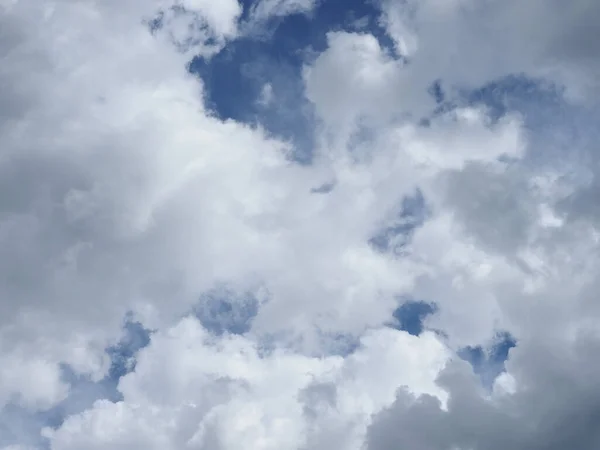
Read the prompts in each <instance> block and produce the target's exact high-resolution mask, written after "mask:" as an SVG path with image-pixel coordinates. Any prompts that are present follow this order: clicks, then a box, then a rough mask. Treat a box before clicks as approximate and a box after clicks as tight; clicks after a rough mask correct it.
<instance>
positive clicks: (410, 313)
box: [392, 301, 436, 336]
mask: <svg viewBox="0 0 600 450" xmlns="http://www.w3.org/2000/svg"><path fill="white" fill-rule="evenodd" d="M435 312H436V306H435V304H433V303H427V302H424V301H407V302H405V303H403V304H402V305H401V306H400V307H399V308H397V309H396V310H395V311H394V314H393V317H394V323H393V324H392V326H393V327H394V328H397V329H399V330H402V331H406V332H407V333H409V334H411V335H413V336H419V335H420V334H421V333H422V332H423V321H424V320H425V318H426V317H427V316H428V315H430V314H434V313H435Z"/></svg>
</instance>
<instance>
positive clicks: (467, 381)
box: [0, 0, 600, 450]
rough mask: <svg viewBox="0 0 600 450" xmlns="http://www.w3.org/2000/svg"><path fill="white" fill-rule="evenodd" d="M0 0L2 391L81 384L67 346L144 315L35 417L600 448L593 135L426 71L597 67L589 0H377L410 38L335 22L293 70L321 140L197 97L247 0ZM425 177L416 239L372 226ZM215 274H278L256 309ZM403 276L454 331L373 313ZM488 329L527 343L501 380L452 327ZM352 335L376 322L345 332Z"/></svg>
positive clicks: (355, 445) (99, 435) (161, 439)
mask: <svg viewBox="0 0 600 450" xmlns="http://www.w3.org/2000/svg"><path fill="white" fill-rule="evenodd" d="M175 4H177V5H180V6H183V7H184V8H185V9H186V10H187V13H185V14H183V13H181V12H179V13H176V12H174V11H173V10H172V9H170V8H171V7H172V6H173V5H175ZM0 5H1V6H0V8H1V14H0V30H1V31H0V57H1V58H2V61H1V63H2V64H0V84H1V85H3V86H8V87H9V89H2V90H1V91H0V139H1V142H2V146H1V147H2V148H1V150H0V191H1V194H0V248H1V249H2V250H1V252H0V299H1V300H0V342H1V345H0V363H1V364H0V366H1V367H2V368H1V369H0V405H13V406H15V405H16V406H18V407H20V408H23V409H25V410H29V411H31V412H32V414H33V413H35V412H36V411H43V410H47V409H49V408H51V407H52V406H55V405H57V404H58V403H60V402H61V401H63V400H64V401H66V402H67V403H68V402H69V400H70V396H69V394H70V392H69V385H68V383H67V381H66V380H65V379H64V378H63V377H62V375H61V373H62V372H61V367H63V365H66V366H68V367H69V369H70V370H72V371H73V372H74V373H75V374H76V375H83V376H85V377H90V378H91V379H92V380H95V381H99V380H100V379H102V378H103V377H104V376H105V375H106V373H107V371H108V369H109V364H110V361H109V360H108V356H107V355H106V353H105V349H106V348H107V346H109V345H111V344H115V343H116V342H117V341H118V340H119V338H120V335H121V325H122V320H123V317H124V316H125V314H126V313H127V312H129V311H131V312H132V313H133V317H134V318H135V319H137V320H140V321H141V322H142V323H143V324H144V326H146V327H149V328H152V329H154V330H156V333H155V334H154V335H153V337H152V340H151V343H150V345H149V346H148V347H147V348H145V349H144V350H142V351H141V352H140V354H139V355H138V358H137V365H136V367H135V371H133V372H132V373H130V374H128V375H126V376H125V377H123V378H122V379H121V380H120V382H119V390H120V392H121V393H122V394H123V400H122V401H121V402H117V403H112V402H110V401H108V400H99V401H98V402H96V403H95V404H94V406H93V407H91V408H89V409H87V410H85V411H82V412H81V413H75V414H72V415H70V416H69V417H67V418H66V420H65V422H64V424H62V425H61V426H59V427H57V428H56V429H51V428H47V429H46V430H45V431H44V434H45V436H46V437H47V438H48V439H49V442H50V445H51V447H52V448H53V449H54V450H61V449H64V450H67V449H80V448H89V449H120V448H123V449H125V448H127V449H130V448H156V449H161V450H162V449H170V448H173V449H182V448H210V449H226V450H237V449H240V448H257V449H275V448H277V449H281V448H283V449H286V448H288V449H307V450H308V449H325V448H332V447H336V448H341V449H348V450H356V449H359V448H361V446H362V445H363V442H366V443H367V445H368V446H369V447H368V448H371V449H375V450H380V449H381V450H383V449H388V448H394V446H396V445H399V444H400V443H402V444H405V445H407V446H408V447H409V448H414V449H416V450H418V449H419V448H423V449H432V448H440V449H443V448H449V446H450V445H454V446H458V447H459V448H460V446H462V447H465V446H466V447H468V448H475V449H478V450H488V449H489V450H493V449H496V448H503V447H502V445H504V446H506V445H508V446H509V447H511V448H517V449H520V448H534V449H535V448H552V447H548V446H546V447H544V445H545V444H547V445H550V444H549V442H555V444H554V445H556V446H557V448H559V447H558V445H559V444H558V443H560V445H561V446H562V445H566V444H565V442H567V441H565V440H561V439H566V438H560V437H559V436H557V435H556V434H555V432H554V431H553V430H554V429H555V424H556V423H563V424H565V426H567V428H568V430H567V432H566V433H565V436H566V437H569V439H570V441H569V442H570V443H571V444H572V446H573V448H582V449H585V450H587V449H588V448H590V449H591V448H594V445H595V444H596V442H597V441H594V439H597V437H596V434H595V431H594V430H593V428H594V427H593V426H592V425H595V423H591V422H590V423H591V424H590V425H589V427H587V425H586V423H587V422H585V421H582V420H579V419H578V416H577V415H576V414H575V413H574V412H575V411H576V410H578V409H579V410H581V411H583V412H585V413H586V417H592V419H590V421H592V420H595V419H593V418H594V416H593V413H594V411H595V410H596V409H597V405H598V402H597V397H596V394H595V393H596V392H597V385H596V383H595V378H596V377H595V373H596V370H595V369H596V367H595V362H594V361H595V359H594V355H595V354H596V350H597V349H598V342H599V341H598V336H597V333H596V331H595V330H596V328H597V325H598V321H599V319H600V310H599V309H598V306H597V302H596V301H595V300H596V292H597V287H598V286H597V281H596V280H597V279H598V277H597V274H598V268H599V265H598V264H599V260H598V256H597V253H598V245H599V243H600V240H599V239H598V236H599V234H598V231H597V228H598V226H597V217H598V215H597V210H596V208H595V207H594V206H593V203H594V201H595V197H594V193H595V192H596V190H597V189H596V188H597V186H596V185H597V183H596V182H595V175H596V171H597V169H596V165H597V156H595V153H594V151H595V148H594V146H593V145H589V146H584V147H582V148H579V147H578V148H577V151H578V154H579V155H583V156H581V158H582V159H583V160H585V161H589V163H588V164H587V168H586V169H587V172H585V173H584V172H583V171H582V170H581V169H579V166H578V163H573V164H571V165H569V166H568V167H567V166H566V165H563V164H562V163H561V162H560V161H559V162H558V163H557V159H553V158H554V157H553V158H550V157H547V154H548V152H551V151H554V150H556V148H557V147H559V146H560V150H561V151H563V147H562V144H560V143H555V142H553V141H552V139H549V138H545V136H546V135H544V134H543V133H544V132H545V131H544V130H540V129H537V130H531V129H527V128H526V127H525V126H524V122H523V118H522V117H520V116H518V115H516V114H509V115H507V116H505V117H503V118H502V119H501V120H498V121H493V120H491V119H490V118H489V117H488V112H487V111H485V110H484V109H482V108H479V107H473V106H461V107H459V108H455V109H453V110H452V111H450V112H445V113H443V112H440V113H438V114H437V115H432V114H431V113H432V110H433V108H434V104H433V101H431V99H428V94H427V87H428V86H429V85H430V83H431V82H432V81H434V80H436V79H438V78H442V81H443V82H446V83H450V84H454V85H456V86H478V85H480V84H482V83H486V82H489V81H492V80H493V79H495V78H497V77H499V76H502V75H503V74H506V73H512V72H527V73H528V74H530V75H547V76H549V77H551V79H553V80H558V81H561V82H564V83H566V84H567V85H568V88H569V92H570V93H577V92H579V93H583V92H593V89H594V78H593V75H594V74H595V73H596V72H595V71H596V70H597V65H596V61H595V60H594V55H595V53H594V51H595V50H594V48H592V47H591V46H588V45H585V44H586V43H587V41H586V40H585V39H587V38H586V37H589V36H592V35H593V34H594V32H595V31H594V30H595V29H594V26H595V25H594V23H591V22H592V21H591V20H589V19H588V17H589V15H587V14H584V13H583V12H582V11H584V10H578V9H577V8H579V7H581V8H583V7H587V8H589V12H590V14H591V13H593V12H594V11H595V8H596V7H595V6H594V4H592V2H587V3H586V2H584V1H583V0H581V1H578V2H575V3H574V4H573V5H572V6H571V7H570V8H572V9H570V10H569V13H568V14H565V17H566V19H565V20H566V22H565V24H566V25H565V27H564V28H563V29H562V30H563V37H564V40H560V39H559V37H558V35H557V34H556V33H557V31H556V28H557V27H554V26H553V27H551V26H550V25H552V24H556V21H557V20H558V19H559V18H560V17H562V16H563V13H561V12H560V11H559V10H558V9H557V8H556V6H555V4H554V3H553V2H541V1H535V2H533V3H531V5H530V6H528V7H526V6H521V3H518V4H517V3H516V2H504V3H502V4H501V3H499V2H494V1H492V2H486V3H485V4H481V3H479V4H475V3H473V2H469V1H463V2H436V1H433V0H428V1H426V2H420V3H418V4H417V3H415V4H412V3H411V4H410V5H409V6H410V7H412V8H413V9H412V10H411V9H410V8H409V6H406V5H404V6H403V7H402V8H404V9H401V8H400V7H399V6H397V5H398V3H394V4H392V3H385V2H384V7H385V8H386V9H385V11H386V15H385V16H384V19H383V20H384V22H385V24H386V25H387V26H388V27H389V31H390V33H391V34H392V36H393V37H394V39H395V40H396V41H397V43H398V46H399V48H400V51H402V52H403V53H405V54H406V56H408V57H409V58H408V61H404V60H398V59H396V58H394V57H393V55H391V54H389V53H388V52H387V51H385V50H384V49H382V48H381V46H380V44H379V42H378V41H377V39H376V38H375V37H374V36H372V35H370V34H368V33H362V34H359V33H347V32H340V31H337V32H331V33H329V34H328V44H329V46H328V48H327V49H326V50H325V51H324V52H323V53H322V54H320V55H319V56H318V57H317V58H316V60H315V61H313V62H312V63H311V64H310V65H309V66H307V67H306V68H305V70H304V80H305V83H306V94H307V97H308V99H309V100H310V101H311V102H312V104H313V105H314V107H315V111H316V113H317V116H318V121H317V123H315V124H314V129H315V137H316V141H317V143H318V145H317V148H316V149H315V154H316V156H315V162H314V164H312V165H310V166H300V165H299V164H296V163H294V162H291V161H290V160H289V159H288V158H287V157H286V152H288V151H289V144H285V143H283V142H280V141H278V140H277V139H273V138H269V137H267V136H266V133H264V132H263V131H262V130H261V129H260V128H251V127H249V126H246V125H243V124H240V123H236V122H233V121H227V122H222V121H220V120H218V119H217V118H215V117H214V116H213V115H212V114H211V113H209V112H207V111H206V109H205V106H204V104H203V86H202V83H201V81H200V80H198V79H196V78H194V77H193V76H192V75H190V74H189V73H188V72H187V71H186V64H187V62H188V60H189V58H190V56H191V54H196V53H200V54H205V55H206V56H209V55H210V54H212V53H213V52H214V51H217V50H218V49H219V48H221V47H222V46H223V45H225V44H226V42H227V41H228V40H230V39H234V38H235V37H236V36H237V35H238V32H239V30H237V20H238V17H239V15H240V14H241V8H240V6H239V5H238V3H237V2H234V1H229V2H208V1H194V2H192V1H185V2H176V3H175V2H169V1H166V0H165V1H158V0H156V1H154V2H147V1H142V0H136V1H132V2H126V3H123V4H119V5H117V4H116V3H114V2H105V1H93V0H87V1H81V2H70V1H69V2H67V1H53V2H45V3H43V2H39V1H34V0H20V1H11V2H2V3H1V4H0ZM411 5H412V6H411ZM312 6H314V5H313V3H312V2H307V3H298V2H261V3H259V5H258V7H257V8H258V9H256V10H254V14H255V15H258V16H260V17H263V16H265V17H266V16H268V15H280V14H289V13H293V12H297V11H304V12H305V11H308V10H309V9H310V7H312ZM528 8H530V9H528ZM160 11H163V12H164V13H165V16H164V17H163V20H164V21H163V28H162V29H161V30H156V32H155V33H154V35H153V34H152V33H150V31H149V30H148V26H147V21H148V20H151V19H152V18H155V17H156V15H157V14H158V13H159V12H160ZM169 11H170V12H169ZM492 13H493V14H492ZM178 14H182V15H178ZM535 17H537V18H545V21H544V20H541V21H540V23H541V25H539V26H535V27H534V26H533V25H534V22H533V20H534V18H535ZM513 19H514V20H516V22H515V24H514V25H515V27H516V31H515V33H506V29H507V23H512V22H511V20H513ZM567 19H568V20H567ZM536 20H537V19H536ZM577 24H581V25H582V26H581V27H580V28H581V29H579V28H578V27H577V26H576V25H577ZM578 30H579V31H578ZM207 38H214V39H215V42H212V40H211V39H209V41H210V42H207V41H206V40H207ZM557 43H561V45H562V46H561V45H557ZM173 44H175V45H173ZM182 45H183V46H184V47H186V48H187V46H188V45H189V48H187V50H186V51H184V52H182V51H181V50H182V48H181V47H182ZM498 49H502V51H498ZM184 50H185V49H184ZM573 50H580V51H579V52H574V51H573ZM190 52H192V53H190ZM590 89H592V91H590ZM588 100H589V103H593V101H594V100H593V98H590V99H588ZM560 101H563V100H560ZM589 103H588V105H587V107H588V109H587V110H586V111H588V112H591V114H595V112H594V111H595V109H594V108H595V106H592V107H590V105H589ZM577 108H579V106H577ZM424 116H428V117H429V123H428V125H427V126H425V125H423V124H421V123H420V119H422V118H423V117H424ZM583 131H584V132H585V131H587V130H583ZM540 134H542V136H541V137H540V136H539V135H540ZM552 136H554V135H553V134H552ZM541 142H543V143H544V144H545V145H544V146H542V145H540V143H541ZM570 142H571V141H570ZM579 142H580V141H578V140H575V139H573V140H572V142H571V143H572V145H573V146H577V145H578V144H579ZM592 142H593V141H592ZM557 153H560V152H557ZM573 167H575V169H573ZM573 170H575V175H573V174H572V173H570V172H572V171H573ZM584 175H586V176H585V177H584ZM573 180H574V181H573ZM590 180H591V181H590ZM325 183H332V186H333V188H332V190H331V191H330V192H326V193H324V192H321V193H315V192H313V191H314V189H315V188H318V187H319V186H322V185H324V184H325ZM417 188H418V189H419V190H420V191H421V192H422V194H423V196H424V198H425V203H426V207H427V217H426V220H425V223H424V224H423V225H422V226H421V227H418V228H417V229H416V230H414V234H413V237H412V239H411V240H410V242H408V243H407V244H406V245H405V246H404V248H403V250H402V252H401V253H393V252H384V251H381V250H378V249H375V248H373V247H372V246H370V245H369V239H370V238H372V237H373V236H374V235H375V234H376V233H377V232H378V231H379V230H380V229H381V228H382V227H385V226H386V225H387V224H388V223H395V221H397V217H398V215H399V214H400V213H401V211H400V210H401V203H402V199H403V198H404V197H405V196H406V195H410V194H413V193H414V192H415V189H417ZM550 225H551V226H550ZM223 284H225V285H226V286H228V288H229V289H231V290H232V291H234V292H249V293H256V292H258V293H260V294H261V296H262V297H261V301H260V302H259V304H260V307H259V308H258V313H257V316H256V317H255V318H254V319H253V322H252V326H251V329H250V331H249V333H247V334H246V335H244V336H231V335H228V334H225V335H224V336H221V337H217V336H215V335H212V334H210V333H209V332H208V331H207V330H205V329H203V328H202V327H201V326H200V324H199V323H198V322H197V321H196V320H195V319H193V318H191V317H186V314H188V313H189V312H190V311H191V310H192V309H194V307H195V306H196V305H197V303H198V301H200V299H201V296H202V294H204V293H206V292H208V291H210V290H211V289H213V288H215V286H221V285H223ZM402 297H412V298H415V299H423V300H427V301H433V302H435V303H436V305H437V312H436V314H434V315H433V316H431V317H430V318H428V320H427V325H428V326H429V327H431V328H435V329H437V330H439V331H440V333H439V334H437V335H436V334H433V333H431V332H428V333H425V334H423V335H421V336H419V337H411V336H409V335H408V334H406V333H403V332H399V331H395V330H392V329H389V328H386V327H384V324H385V323H387V322H389V321H390V319H391V316H392V313H393V311H394V310H395V309H396V308H397V307H398V305H399V302H400V300H399V298H402ZM182 317H185V318H183V319H182ZM498 331H508V332H510V333H511V334H512V335H513V336H514V337H515V338H516V340H517V343H518V345H517V348H516V349H515V350H513V351H511V358H510V359H509V362H508V363H507V369H508V373H507V374H505V375H502V376H501V378H499V379H498V380H497V381H496V384H495V387H494V391H493V392H491V393H490V392H485V390H484V388H483V387H482V386H481V385H480V383H479V381H478V380H477V379H476V378H475V377H474V376H473V374H472V373H470V369H468V368H467V367H466V366H465V365H462V366H461V365H460V364H458V363H455V362H452V361H454V360H455V359H456V358H455V355H454V354H453V352H454V350H456V349H457V348H459V347H462V346H465V345H488V344H489V343H490V342H492V341H493V338H494V336H495V335H496V333H497V332H498ZM336 339H345V340H348V341H349V342H354V341H356V342H358V343H359V344H360V345H359V346H358V349H357V350H355V351H354V352H351V353H350V354H342V355H338V356H334V355H333V353H334V351H333V350H334V349H335V341H336ZM453 358H454V359H453ZM448 361H451V362H450V363H448ZM447 363H448V364H447ZM445 366H447V367H446V369H443V370H442V368H443V367H445ZM438 375H440V377H439V381H438V384H436V382H435V380H436V378H437V377H438ZM398 388H403V390H402V391H401V392H400V393H399V394H397V390H398ZM549 392H552V393H553V395H554V396H555V398H556V401H550V400H549V396H548V393H549ZM422 394H428V395H430V396H433V397H427V396H425V397H418V399H417V396H419V395H422ZM436 399H437V400H436ZM446 400H448V401H447V404H446ZM438 402H440V403H438ZM574 402H576V403H574ZM578 407H580V408H578ZM545 411H546V412H548V415H544V412H545ZM0 414H2V413H0ZM582 422H583V425H582ZM473 424H474V425H473ZM475 425H476V427H475ZM536 426H537V428H536ZM569 427H570V428H569ZM553 433H554V434H553ZM550 438H552V439H550ZM559 438H560V439H559ZM33 440H35V439H33ZM0 442H1V443H0V445H5V442H2V441H0ZM27 442H28V443H29V442H30V441H27ZM392 443H394V444H393V445H392ZM536 446H537V447H536ZM9 448H10V447H9ZM17 448H18V447H17ZM560 448H562V447H560Z"/></svg>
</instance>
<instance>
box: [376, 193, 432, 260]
mask: <svg viewBox="0 0 600 450" xmlns="http://www.w3.org/2000/svg"><path fill="white" fill-rule="evenodd" d="M426 218H427V205H426V202H425V198H424V196H423V193H422V192H421V190H420V189H416V190H415V192H414V194H413V195H409V196H406V197H404V198H403V199H402V204H401V207H400V213H399V214H398V216H397V218H396V219H395V220H394V221H393V222H392V223H391V224H389V225H387V226H385V227H384V228H382V229H381V230H380V231H379V232H378V233H377V234H376V235H375V236H373V237H372V238H371V239H370V240H369V243H370V244H371V246H372V247H373V248H375V249H376V250H378V251H380V252H389V251H392V252H394V253H396V254H402V251H403V250H404V248H405V247H406V245H407V244H408V243H409V242H410V239H411V237H412V233H413V232H414V230H415V229H417V228H418V227H420V226H421V225H423V223H424V222H425V220H426Z"/></svg>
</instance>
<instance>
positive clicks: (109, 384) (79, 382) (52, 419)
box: [37, 316, 151, 428]
mask: <svg viewBox="0 0 600 450" xmlns="http://www.w3.org/2000/svg"><path fill="white" fill-rule="evenodd" d="M123 331H124V333H123V337H122V338H121V340H120V341H119V343H118V344H116V345H115V346H112V347H109V348H108V349H107V350H106V353H107V354H108V355H109V356H110V358H111V366H110V369H109V373H108V375H107V376H106V377H105V378H104V379H102V380H100V381H99V382H93V381H91V380H90V379H89V378H88V377H85V376H81V375H77V374H76V373H75V372H74V371H73V370H72V369H71V368H70V367H69V366H66V365H65V366H63V367H62V374H63V379H64V380H65V381H66V382H67V383H69V385H70V392H69V397H68V398H67V399H66V400H65V401H63V402H61V403H60V404H58V405H57V406H56V407H54V408H52V409H50V410H48V411H45V412H41V413H38V415H37V416H38V420H39V421H40V422H41V423H43V424H44V426H49V427H52V428H57V427H59V426H61V425H62V423H63V421H64V420H65V418H66V417H68V416H70V415H72V414H77V413H80V412H81V411H84V410H85V409H87V408H89V407H91V406H92V405H93V403H94V402H95V401H96V400H99V399H106V400H110V401H112V402H117V401H120V400H122V398H123V396H122V394H121V393H120V392H119V391H118V390H117V385H118V383H119V380H120V379H121V377H123V376H124V375H126V374H128V373H129V372H132V371H133V370H134V369H135V356H136V354H137V353H138V352H139V351H140V350H141V349H143V348H144V347H146V346H147V345H148V344H149V343H150V336H151V332H150V330H148V329H146V328H144V327H143V326H142V324H140V323H139V322H135V321H132V320H131V316H127V319H126V321H125V324H124V325H123Z"/></svg>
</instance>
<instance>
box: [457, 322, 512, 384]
mask: <svg viewBox="0 0 600 450" xmlns="http://www.w3.org/2000/svg"><path fill="white" fill-rule="evenodd" d="M516 345H517V341H516V340H515V339H514V338H513V337H512V336H511V335H510V334H509V333H505V332H503V333H499V334H498V335H497V338H496V339H495V341H494V343H493V344H492V346H491V347H490V348H489V350H487V351H486V349H485V348H484V347H482V346H475V347H470V346H469V347H465V348H463V349H461V350H459V352H458V355H459V356H460V357H461V358H462V359H464V360H465V361H467V362H469V363H470V364H471V366H473V371H474V372H475V373H476V374H477V375H479V377H480V378H481V382H482V384H483V385H484V386H485V387H486V388H491V387H492V386H493V383H494V380H495V379H496V378H497V377H498V375H500V374H501V373H503V372H504V370H505V368H504V363H505V362H506V360H507V359H508V355H509V352H510V349H511V348H513V347H516Z"/></svg>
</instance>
